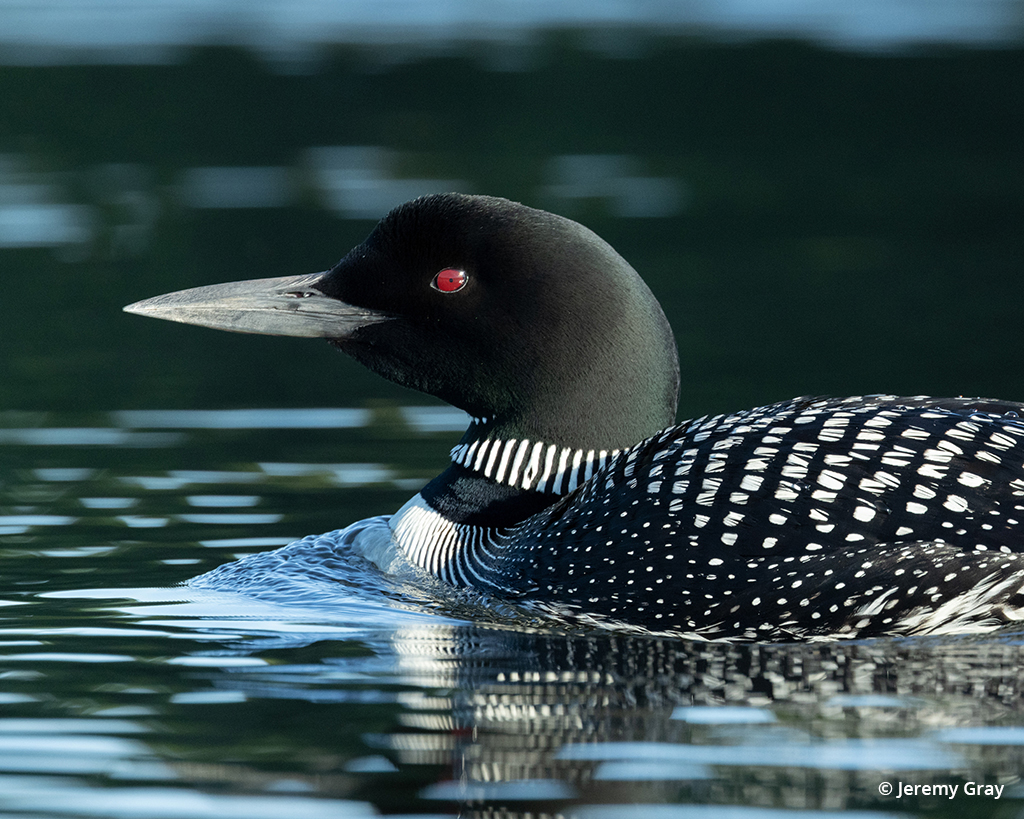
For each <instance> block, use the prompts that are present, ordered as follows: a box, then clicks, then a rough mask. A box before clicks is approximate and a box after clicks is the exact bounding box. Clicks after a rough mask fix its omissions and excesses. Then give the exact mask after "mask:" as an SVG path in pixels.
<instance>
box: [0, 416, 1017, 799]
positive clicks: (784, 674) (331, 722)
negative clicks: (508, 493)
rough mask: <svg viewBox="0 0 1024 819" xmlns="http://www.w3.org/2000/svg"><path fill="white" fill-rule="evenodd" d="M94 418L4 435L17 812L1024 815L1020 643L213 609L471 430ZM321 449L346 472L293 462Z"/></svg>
mask: <svg viewBox="0 0 1024 819" xmlns="http://www.w3.org/2000/svg"><path fill="white" fill-rule="evenodd" d="M92 418H93V420H94V423H95V424H96V425H94V426H90V427H84V426H75V425H72V424H71V423H67V424H65V425H63V426H58V425H54V424H53V423H52V422H53V421H54V420H61V419H59V418H58V419H52V418H51V425H48V426H45V427H42V426H39V427H33V426H20V427H16V428H15V427H12V426H9V425H8V426H7V427H6V428H4V429H2V430H0V433H2V434H0V437H2V438H3V442H4V448H5V461H4V465H3V467H2V470H0V510H2V515H0V543H2V547H3V548H2V552H0V554H2V557H0V560H2V564H0V601H2V602H0V614H2V619H0V816H3V817H7V816H10V817H15V816H17V817H22V816H25V817H29V816H31V817H36V816H47V817H131V818H132V819H135V818H136V817H142V818H145V817H154V818H156V817H159V818H160V819H164V818H165V817H171V818H173V819H177V818H178V817H181V818H182V819H200V817H202V818H204V819H205V817H218V819H220V818H221V817H225V816H239V817H248V818H250V819H251V818H252V817H257V819H258V817H263V816H266V817H279V816H289V817H295V819H306V817H327V816H330V817H349V816H352V817H362V816H373V815H377V814H376V813H375V811H376V812H380V813H386V814H387V815H402V816H428V817H429V816H456V815H458V816H466V817H477V816H479V817H536V816H564V817H581V818H585V817H590V818H591V819H594V818H595V817H616V819H618V817H625V818H626V819H629V817H633V816H644V817H650V816H655V817H660V816H664V817H676V816H690V815H692V814H693V812H694V811H695V810H696V813H697V815H698V816H702V815H707V816H708V817H713V818H714V819H718V818H719V817H735V816H739V817H746V816H751V817H754V816H757V817H768V819H773V817H780V819H781V818H782V817H785V818H786V819H789V817H803V818H804V819H806V817H809V816H811V817H818V816H827V815H832V814H835V813H837V812H839V811H857V812H858V813H859V814H860V815H864V816H872V817H874V816H878V817H881V816H883V815H892V814H893V813H910V814H914V815H916V814H918V813H920V812H924V813H927V814H928V815H959V814H960V813H961V812H963V811H965V810H969V811H972V812H974V813H975V814H976V815H991V814H994V813H995V812H997V811H1006V810H1009V809H1010V806H1011V805H1019V800H1021V799H1024V785H1022V784H1021V783H1020V782H1019V779H1020V771H1021V770H1024V720H1022V719H1021V713H1020V712H1021V705H1022V680H1021V676H1020V668H1021V665H1022V662H1024V639H1022V638H1024V635H1020V634H1016V633H1008V634H1000V635H994V636H986V637H976V638H970V637H967V638H944V639H913V640H893V641H884V640H882V641H868V642H861V643H836V644H815V645H790V646H785V645H782V646H776V645H754V646H729V645H718V644H701V643H691V642H686V641H677V640H661V639H644V638H639V637H633V636H624V635H616V634H612V633H607V632H600V631H577V632H574V633H565V632H560V631H558V630H557V629H553V628H552V627H551V626H550V624H544V623H540V622H536V623H522V622H520V623H519V624H518V625H516V626H510V625H508V624H507V623H506V624H504V625H502V624H501V622H500V618H497V617H492V618H490V620H491V624H490V625H488V624H487V620H486V618H481V617H473V618H472V619H469V618H468V617H467V616H460V614H459V613H458V612H453V611H451V610H450V609H445V608H444V607H443V606H442V607H440V608H439V607H438V606H437V605H432V604H431V597H430V596H429V595H424V594H422V593H417V591H416V590H414V589H403V588H401V587H395V586H393V585H389V583H388V581H387V579H386V578H382V577H380V575H379V574H378V573H376V570H374V569H373V568H372V567H370V566H368V565H366V564H362V563H360V562H359V561H356V560H353V561H352V562H351V564H350V565H348V566H347V567H337V568H338V570H339V571H342V572H343V573H344V574H345V576H346V577H347V582H346V583H337V582H332V583H330V584H326V583H324V582H322V581H318V580H317V579H316V578H310V579H309V580H308V582H304V581H303V580H302V578H301V577H300V578H292V579H291V580H290V581H288V582H282V583H280V584H278V585H276V586H274V585H273V584H268V586H267V587H266V588H262V589H255V590H254V589H246V590H242V591H244V593H239V592H238V591H236V592H232V591H228V590H225V584H223V583H222V584H220V588H215V589H210V588H203V587H195V586H190V585H187V584H186V583H187V581H188V580H189V579H190V578H193V577H195V576H196V575H199V574H201V573H203V572H206V571H208V570H210V569H213V568H214V567H216V566H218V565H221V564H223V563H227V562H229V561H231V560H234V559H237V558H239V557H242V556H244V555H248V554H253V553H258V552H262V551H265V550H268V549H271V548H273V547H275V546H279V545H282V544H285V543H287V542H288V541H290V540H292V539H293V538H295V537H297V536H300V535H302V534H305V533H308V532H317V531H327V530H329V529H331V528H335V527H336V526H337V525H338V524H340V523H345V522H348V520H351V519H354V518H355V517H356V516H357V512H356V510H357V509H361V510H371V511H372V510H379V511H382V512H385V511H390V510H391V509H393V508H397V505H398V504H399V503H400V501H401V499H403V498H404V497H405V496H406V495H407V494H409V492H410V491H411V490H412V488H413V485H414V484H418V483H419V482H420V481H422V479H423V477H424V476H423V474H422V473H423V472H424V471H425V469H424V467H421V466H417V465H416V463H417V461H418V460H419V459H420V458H421V457H423V456H424V453H434V455H437V457H439V458H443V453H444V452H445V451H446V449H447V446H448V445H450V443H452V442H453V440H454V439H456V438H457V437H458V432H456V431H454V430H456V429H457V428H458V427H459V425H460V423H461V422H462V421H463V417H462V416H461V414H460V413H456V412H452V411H446V410H443V409H440V410H439V409H436V408H417V407H405V408H402V409H401V410H398V409H397V408H390V409H389V411H388V412H386V413H382V412H381V411H377V412H373V411H358V412H353V411H347V410H339V411H332V410H291V411H288V410H286V411H277V412H275V411H273V410H256V411H246V412H242V413H239V412H233V411H228V412H182V411H154V412H148V413H132V412H119V413H109V414H107V415H106V417H105V418H104V417H103V416H92ZM384 419H390V422H388V423H386V422H385V420H384ZM6 420H8V421H10V420H12V418H11V416H7V417H6ZM16 420H22V421H24V420H25V418H24V416H18V417H17V419H16ZM63 420H65V421H67V422H74V421H75V418H73V417H70V416H69V417H66V418H64V419H63ZM103 420H105V421H106V422H107V423H106V424H105V425H101V424H99V423H98V422H100V421H103ZM314 422H315V425H316V428H313V427H312V425H313V424H314ZM310 437H315V438H316V439H317V444H318V448H319V449H320V450H321V451H322V452H324V453H329V454H330V455H331V457H332V460H331V461H330V462H325V461H323V460H312V459H309V460H306V461H304V462H297V461H294V460H292V461H287V462H286V461H284V460H282V459H281V455H282V454H283V453H284V451H288V452H289V453H294V452H295V451H296V450H299V449H301V448H302V447H301V443H300V442H302V441H303V439H308V438H310ZM396 439H401V440H403V442H404V443H403V446H402V447H394V446H391V445H387V446H385V444H387V443H388V442H393V441H394V440H396ZM368 450H369V451H373V452H375V453H377V454H378V455H379V456H383V457H385V458H386V460H381V461H370V460H365V459H364V458H365V454H366V452H367V451H368ZM228 453H230V454H229V455H228ZM214 457H216V458H219V459H220V460H219V463H216V464H214V463H211V462H210V461H211V458H214ZM431 457H433V456H431ZM349 458H351V460H348V459H349ZM40 463H45V464H46V466H34V465H33V464H40ZM186 467H187V468H186ZM389 505H390V506H389ZM228 587H229V585H228ZM883 783H890V784H891V785H892V786H893V787H894V788H895V790H894V792H893V794H892V795H889V796H884V795H882V794H880V792H879V788H880V787H881V788H884V787H886V786H885V785H883ZM967 783H974V786H973V787H977V788H984V787H986V786H987V787H989V788H990V792H989V793H988V794H984V793H982V794H981V795H977V794H965V793H964V787H965V786H966V787H972V786H968V784H967ZM940 785H941V786H943V789H942V790H941V791H940V793H939V795H935V794H930V795H922V794H921V792H920V791H921V787H922V786H928V787H929V788H931V787H934V786H940ZM954 785H955V786H957V789H958V790H957V793H956V795H955V797H954V798H953V799H950V798H948V795H946V794H947V791H946V790H945V788H947V787H949V788H951V787H952V786H954ZM914 787H916V788H918V792H917V793H915V794H913V795H907V794H906V791H907V789H908V788H914ZM996 787H998V788H999V798H998V799H997V798H996V796H995V795H994V793H995V788H996ZM901 794H902V795H901ZM755 808H756V809H758V810H757V812H756V813H754V812H751V811H752V810H753V809H755Z"/></svg>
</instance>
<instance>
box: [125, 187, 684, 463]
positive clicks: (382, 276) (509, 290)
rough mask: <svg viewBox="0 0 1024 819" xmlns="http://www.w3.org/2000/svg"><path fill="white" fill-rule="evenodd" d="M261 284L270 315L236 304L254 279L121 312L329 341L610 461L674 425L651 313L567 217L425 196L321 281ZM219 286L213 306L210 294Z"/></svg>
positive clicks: (655, 309)
mask: <svg viewBox="0 0 1024 819" xmlns="http://www.w3.org/2000/svg"><path fill="white" fill-rule="evenodd" d="M262 281H264V282H267V283H269V284H270V285H271V289H272V290H273V298H274V299H276V300H277V304H276V305H275V306H273V307H270V306H268V304H267V302H268V297H267V288H266V286H264V288H263V290H264V292H263V293H262V294H261V299H260V305H259V308H258V310H255V311H254V310H246V309H245V308H244V307H242V306H240V302H239V301H238V299H239V296H238V289H239V288H241V287H242V285H246V286H247V287H246V289H247V290H249V289H256V288H257V286H258V284H259V283H258V282H253V283H236V284H234V285H216V286H213V287H211V288H197V289H196V290H195V291H184V293H182V294H170V296H161V297H158V298H157V299H151V300H148V301H146V302H140V303H139V304H138V305H132V306H131V308H129V309H130V310H131V311H132V312H141V313H146V314H150V315H155V316H157V317H161V318H171V319H174V320H179V321H188V322H191V323H200V324H206V325H210V326H216V327H220V328H222V329H234V330H242V331H247V332H270V333H278V334H285V335H318V336H322V337H326V338H328V340H329V341H330V342H331V343H332V344H334V345H335V346H337V347H338V348H340V349H341V350H343V351H344V352H346V353H347V354H349V355H351V356H352V357H353V358H355V359H356V360H358V361H360V362H361V363H363V364H365V365H366V366H367V367H369V368H370V369H372V370H374V371H375V372H378V373H380V374H381V375H382V376H384V377H385V378H388V379H390V380H392V381H395V382H397V383H399V384H402V385H405V386H408V387H411V388H413V389H416V390H420V391H422V392H426V393H429V394H431V395H436V396H438V397H439V398H441V399H443V400H445V401H447V402H448V403H450V404H453V405H455V406H457V407H459V408H461V409H464V410H466V411H467V412H469V413H470V414H471V415H473V416H476V417H478V418H483V417H486V418H488V419H490V421H489V427H490V428H491V429H496V430H497V431H498V434H499V435H501V436H502V437H516V438H524V437H526V438H530V439H532V440H544V441H548V442H550V443H556V444H559V445H562V446H572V447H576V448H602V449H614V448H620V447H624V446H628V445H630V444H633V443H635V442H636V441H639V440H641V439H642V438H644V437H647V436H649V435H651V434H653V433H654V432H656V431H657V430H659V429H661V428H663V427H664V426H666V425H668V424H670V423H671V422H672V421H673V420H674V417H675V408H676V399H677V392H678V386H679V366H678V359H677V355H676V348H675V342H674V340H673V337H672V332H671V329H670V328H669V326H668V322H667V321H666V319H665V316H664V314H663V313H662V311H661V308H660V306H659V305H658V303H657V301H656V300H655V298H654V296H653V295H652V294H651V292H650V291H649V290H648V288H647V286H646V285H645V284H644V282H643V281H642V280H641V279H640V277H639V276H638V275H637V274H636V272H635V271H634V270H633V269H632V268H631V267H630V266H629V265H628V264H627V263H626V261H625V260H624V259H622V257H621V256H619V255H618V254H617V253H616V252H615V251H614V250H613V249H612V248H611V247H610V246H609V245H608V244H607V243H606V242H604V241H603V240H601V239H600V238H599V237H598V236H596V235H595V234H594V233H592V232H591V231H589V230H587V229H586V228H584V227H583V226H581V225H579V224H577V223H576V222H573V221H571V220H569V219H565V218H562V217H560V216H556V215H554V214H551V213H546V212H544V211H540V210H534V209H532V208H528V207H525V206H524V205H520V204H518V203H515V202H510V201H508V200H505V199H498V198H493V197H484V196H465V195H460V194H439V195H434V196H427V197H423V198H420V199H416V200H415V201H412V202H409V203H407V204H405V205H402V206H400V207H398V208H396V209H395V210H394V211H392V212H391V213H389V214H388V215H387V216H386V217H385V218H384V219H383V220H381V222H380V223H379V224H378V225H377V226H376V227H375V228H374V230H373V232H372V233H371V234H370V235H369V237H367V239H366V241H364V242H363V243H362V244H360V245H359V246H357V247H355V248H354V249H353V250H352V251H351V252H350V253H348V254H347V255H346V256H345V257H344V258H343V259H342V260H341V261H340V262H339V263H338V264H337V265H336V266H335V267H334V268H332V269H331V270H330V271H328V272H327V273H325V274H322V275H318V276H315V277H312V276H311V277H296V278H289V279H269V280H262ZM229 287H233V288H235V290H234V291H231V298H233V299H235V301H234V302H233V303H231V304H226V300H224V299H218V298H217V293H216V291H217V290H218V288H229ZM191 293H196V294H201V298H199V296H197V297H195V298H193V299H189V298H187V297H188V294H191ZM197 301H202V302H203V305H202V309H201V310H200V309H197V307H196V302H197ZM186 302H187V303H188V304H189V305H190V306H189V308H183V307H182V305H183V304H185V303H186ZM243 313H245V316H244V317H241V316H242V314H243ZM256 313H258V315H256ZM200 314H201V315H200ZM214 314H215V315H216V320H213V319H212V318H211V316H213V315H214ZM240 317H241V318H240Z"/></svg>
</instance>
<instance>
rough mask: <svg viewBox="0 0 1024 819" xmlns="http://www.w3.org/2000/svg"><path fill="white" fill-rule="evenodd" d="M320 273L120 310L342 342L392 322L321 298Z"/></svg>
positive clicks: (185, 293) (211, 288) (200, 291)
mask: <svg viewBox="0 0 1024 819" xmlns="http://www.w3.org/2000/svg"><path fill="white" fill-rule="evenodd" d="M324 275H325V274H324V273H314V274H311V275H306V276H282V277H280V278H273V279H250V280H249V281H241V282H227V283H226V284H211V285H207V286H205V287H194V288H192V289H191V290H179V291H177V292H176V293H167V294H165V295H163V296H155V297H154V298H151V299H145V300H144V301H139V302H136V303H135V304H129V305H128V306H127V307H125V308H124V311H125V312H126V313H136V314H138V315H140V316H150V317H151V318H159V319H166V320H167V321H180V322H182V323H183V324H198V325H199V326H200V327H212V328H214V329H217V330H230V331H231V332H235V333H260V334H263V335H271V336H300V337H303V338H345V337H346V336H349V335H351V334H352V332H353V331H354V330H357V329H358V328H360V327H364V326H366V325H368V324H376V323H378V322H381V321H387V320H388V318H390V317H389V316H388V315H386V314H383V313H377V312H374V311H373V310H368V309H365V308H361V307H353V306H352V305H350V304H345V302H342V301H339V300H338V299H334V298H331V297H330V296H327V295H324V294H323V293H322V292H321V291H319V290H317V289H315V288H314V287H313V285H314V284H315V283H316V282H317V281H319V280H320V279H321V278H322V277H323V276H324Z"/></svg>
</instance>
